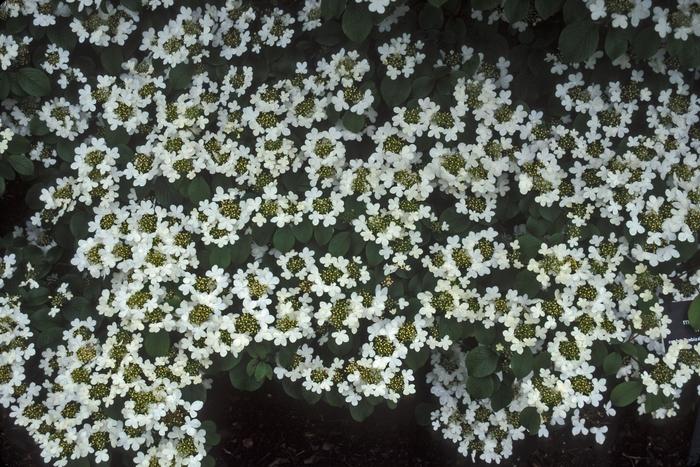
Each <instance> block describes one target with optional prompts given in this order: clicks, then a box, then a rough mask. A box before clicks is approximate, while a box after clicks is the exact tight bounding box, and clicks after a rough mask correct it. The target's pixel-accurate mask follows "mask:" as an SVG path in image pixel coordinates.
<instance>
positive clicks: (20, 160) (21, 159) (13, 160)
mask: <svg viewBox="0 0 700 467" xmlns="http://www.w3.org/2000/svg"><path fill="white" fill-rule="evenodd" d="M7 159H8V161H9V162H10V165H11V166H12V167H13V168H14V169H15V171H16V172H17V173H18V174H20V175H31V174H32V173H34V165H33V164H32V161H30V160H29V158H27V157H26V156H23V155H21V154H11V155H10V157H8V158H7Z"/></svg>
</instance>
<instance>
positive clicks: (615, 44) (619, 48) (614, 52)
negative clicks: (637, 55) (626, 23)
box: [605, 28, 628, 60]
mask: <svg viewBox="0 0 700 467" xmlns="http://www.w3.org/2000/svg"><path fill="white" fill-rule="evenodd" d="M627 38H628V32H627V30H626V29H622V28H610V29H608V31H607V32H606V33H605V53H606V54H608V57H610V60H615V59H616V58H618V57H619V56H620V55H622V54H624V53H625V52H627Z"/></svg>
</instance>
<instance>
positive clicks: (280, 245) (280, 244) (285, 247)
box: [272, 228, 294, 253]
mask: <svg viewBox="0 0 700 467" xmlns="http://www.w3.org/2000/svg"><path fill="white" fill-rule="evenodd" d="M272 245H273V246H274V247H275V248H276V249H278V250H279V251H281V252H282V253H286V252H288V251H290V250H291V249H292V248H293V247H294V234H292V231H291V229H288V228H281V229H277V230H276V231H275V234H274V235H273V236H272Z"/></svg>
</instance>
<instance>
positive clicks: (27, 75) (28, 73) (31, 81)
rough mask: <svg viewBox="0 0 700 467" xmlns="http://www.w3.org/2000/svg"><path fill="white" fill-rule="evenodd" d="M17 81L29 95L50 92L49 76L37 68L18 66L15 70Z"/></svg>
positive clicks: (43, 94) (42, 94)
mask: <svg viewBox="0 0 700 467" xmlns="http://www.w3.org/2000/svg"><path fill="white" fill-rule="evenodd" d="M17 82H18V84H19V87H20V88H22V90H23V91H24V92H26V93H27V94H29V95H30V96H37V97H39V96H47V95H48V94H50V93H51V81H50V80H49V76H48V75H47V74H46V73H45V72H44V71H43V70H39V69H37V68H20V69H19V70H18V71H17Z"/></svg>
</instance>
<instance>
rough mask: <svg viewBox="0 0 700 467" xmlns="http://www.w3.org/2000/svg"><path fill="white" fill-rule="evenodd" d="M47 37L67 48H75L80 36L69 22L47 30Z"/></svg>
mask: <svg viewBox="0 0 700 467" xmlns="http://www.w3.org/2000/svg"><path fill="white" fill-rule="evenodd" d="M46 37H47V38H48V39H49V40H50V41H51V42H53V43H54V44H56V45H59V46H61V47H63V48H64V49H66V50H73V49H74V48H75V46H76V44H77V43H78V36H76V35H75V33H73V31H72V30H71V29H70V26H68V24H67V23H66V24H63V25H61V24H59V25H55V26H52V27H50V28H48V29H47V30H46Z"/></svg>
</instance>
